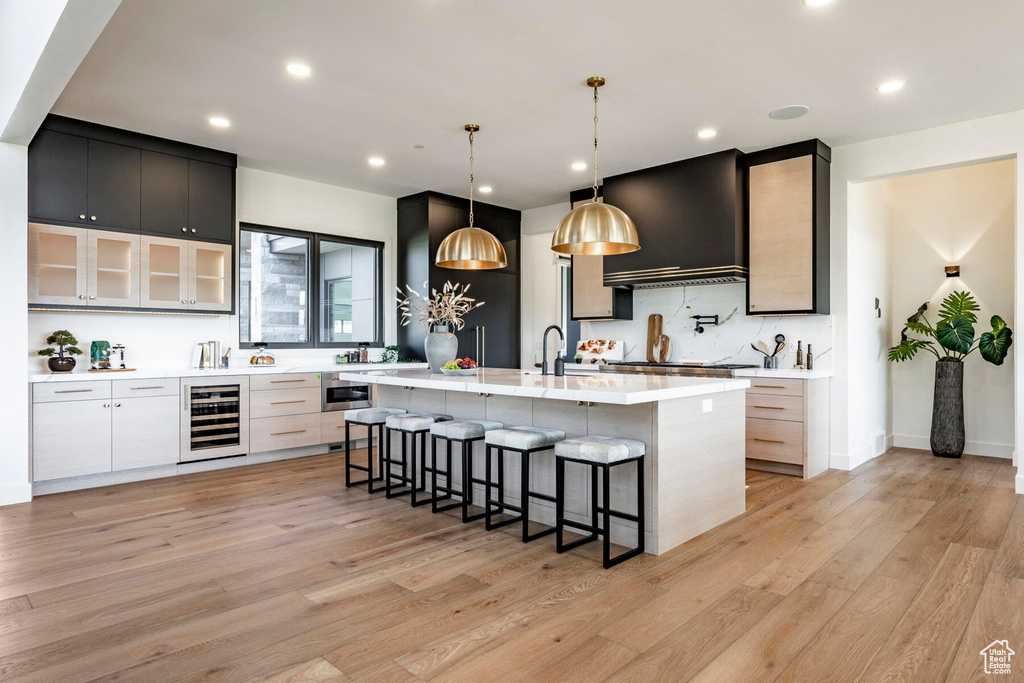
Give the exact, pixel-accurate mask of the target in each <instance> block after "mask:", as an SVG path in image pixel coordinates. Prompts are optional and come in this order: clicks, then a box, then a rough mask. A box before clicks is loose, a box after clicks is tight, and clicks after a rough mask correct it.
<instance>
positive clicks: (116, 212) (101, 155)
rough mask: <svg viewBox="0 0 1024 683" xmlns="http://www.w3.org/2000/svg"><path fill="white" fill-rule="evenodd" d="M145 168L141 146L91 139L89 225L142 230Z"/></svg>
mask: <svg viewBox="0 0 1024 683" xmlns="http://www.w3.org/2000/svg"><path fill="white" fill-rule="evenodd" d="M141 185H142V167H141V161H140V152H139V149H138V148H137V147H127V146H125V145H116V144H114V143H112V142H103V141H101V140H89V225H90V226H97V227H104V228H119V229H121V230H138V229H139V206H140V200H141Z"/></svg>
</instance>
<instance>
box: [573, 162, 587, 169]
mask: <svg viewBox="0 0 1024 683" xmlns="http://www.w3.org/2000/svg"><path fill="white" fill-rule="evenodd" d="M572 170H574V171H585V170H587V162H585V161H574V162H573V164H572Z"/></svg>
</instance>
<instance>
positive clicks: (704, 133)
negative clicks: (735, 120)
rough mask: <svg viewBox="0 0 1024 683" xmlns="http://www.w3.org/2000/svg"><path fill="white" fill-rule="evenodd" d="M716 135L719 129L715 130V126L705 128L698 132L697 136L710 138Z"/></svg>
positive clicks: (704, 138) (705, 138)
mask: <svg viewBox="0 0 1024 683" xmlns="http://www.w3.org/2000/svg"><path fill="white" fill-rule="evenodd" d="M716 135H718V131H717V130H715V129H714V128H705V129H704V130H702V131H700V132H699V133H697V137H699V138H700V139H701V140H710V139H711V138H713V137H715V136H716Z"/></svg>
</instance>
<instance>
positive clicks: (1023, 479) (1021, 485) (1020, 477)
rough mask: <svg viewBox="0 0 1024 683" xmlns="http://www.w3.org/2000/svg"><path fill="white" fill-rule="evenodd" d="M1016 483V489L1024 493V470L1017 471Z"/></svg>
mask: <svg viewBox="0 0 1024 683" xmlns="http://www.w3.org/2000/svg"><path fill="white" fill-rule="evenodd" d="M1014 484H1015V486H1014V490H1015V491H1016V492H1017V493H1024V472H1020V471H1018V472H1017V479H1016V481H1015V482H1014Z"/></svg>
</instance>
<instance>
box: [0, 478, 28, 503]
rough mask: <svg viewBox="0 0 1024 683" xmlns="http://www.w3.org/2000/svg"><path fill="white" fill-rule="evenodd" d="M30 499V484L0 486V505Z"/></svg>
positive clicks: (24, 501)
mask: <svg viewBox="0 0 1024 683" xmlns="http://www.w3.org/2000/svg"><path fill="white" fill-rule="evenodd" d="M31 500H32V484H29V483H28V482H25V483H24V484H6V485H4V486H0V506H3V505H17V504H18V503H28V502H30V501H31Z"/></svg>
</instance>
